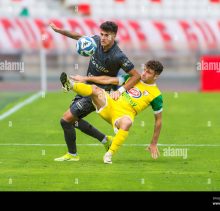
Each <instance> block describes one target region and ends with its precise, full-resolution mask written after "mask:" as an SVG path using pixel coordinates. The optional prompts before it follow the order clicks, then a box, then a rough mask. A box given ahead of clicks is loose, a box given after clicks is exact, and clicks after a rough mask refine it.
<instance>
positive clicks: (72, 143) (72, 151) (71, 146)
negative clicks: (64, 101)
mask: <svg viewBox="0 0 220 211" xmlns="http://www.w3.org/2000/svg"><path fill="white" fill-rule="evenodd" d="M74 121H75V117H74V116H73V115H72V113H71V112H70V109H69V110H67V111H66V112H65V113H64V115H63V117H62V118H61V120H60V124H61V126H62V128H63V131H64V138H65V141H66V145H67V148H68V153H66V154H65V155H64V156H62V157H59V158H55V159H54V160H55V161H78V160H79V156H78V155H77V153H76V152H77V149H76V132H75V128H74V126H73V122H74Z"/></svg>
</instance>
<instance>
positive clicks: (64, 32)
mask: <svg viewBox="0 0 220 211" xmlns="http://www.w3.org/2000/svg"><path fill="white" fill-rule="evenodd" d="M50 27H51V28H52V29H53V30H54V31H55V32H57V33H60V34H62V35H64V36H67V37H69V38H72V39H74V40H78V39H79V38H80V37H82V36H83V35H81V34H78V33H76V32H70V31H67V30H63V29H61V28H58V27H57V26H56V25H55V24H54V23H51V24H50Z"/></svg>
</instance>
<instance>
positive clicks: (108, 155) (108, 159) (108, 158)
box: [103, 152, 112, 164]
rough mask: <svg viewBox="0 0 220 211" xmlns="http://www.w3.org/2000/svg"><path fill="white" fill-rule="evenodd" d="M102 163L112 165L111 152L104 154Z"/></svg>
mask: <svg viewBox="0 0 220 211" xmlns="http://www.w3.org/2000/svg"><path fill="white" fill-rule="evenodd" d="M103 161H104V163H106V164H112V153H111V152H106V153H105V155H104V157H103Z"/></svg>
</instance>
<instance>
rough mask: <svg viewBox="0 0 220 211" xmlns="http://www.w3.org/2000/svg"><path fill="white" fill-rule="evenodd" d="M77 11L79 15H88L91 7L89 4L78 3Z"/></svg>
mask: <svg viewBox="0 0 220 211" xmlns="http://www.w3.org/2000/svg"><path fill="white" fill-rule="evenodd" d="M78 12H79V13H80V14H81V15H85V16H89V15H91V7H90V5H89V4H79V5H78Z"/></svg>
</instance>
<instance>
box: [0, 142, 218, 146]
mask: <svg viewBox="0 0 220 211" xmlns="http://www.w3.org/2000/svg"><path fill="white" fill-rule="evenodd" d="M77 145H79V146H102V144H77ZM0 146H48V147H57V146H66V144H21V143H8V144H0ZM123 146H127V147H132V146H135V147H145V146H148V144H123ZM158 146H162V147H163V146H172V147H220V144H158Z"/></svg>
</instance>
